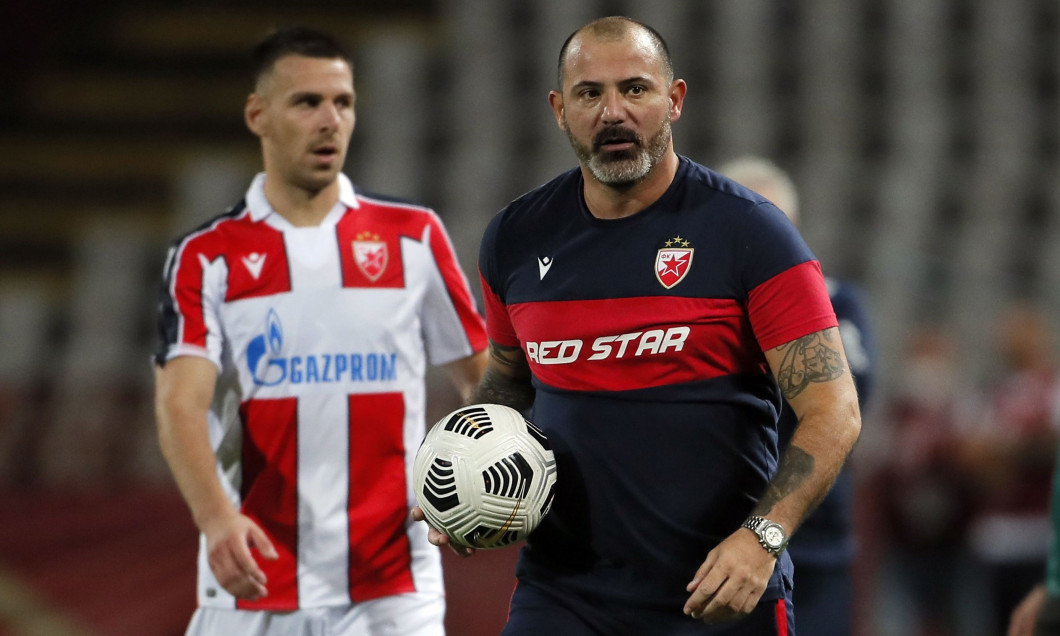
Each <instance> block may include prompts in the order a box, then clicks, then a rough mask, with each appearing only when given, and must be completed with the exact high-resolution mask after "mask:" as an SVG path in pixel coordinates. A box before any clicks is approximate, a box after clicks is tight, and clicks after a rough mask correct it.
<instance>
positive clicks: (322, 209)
mask: <svg viewBox="0 0 1060 636" xmlns="http://www.w3.org/2000/svg"><path fill="white" fill-rule="evenodd" d="M274 181H275V182H274ZM265 198H266V199H267V200H268V201H269V205H271V206H272V209H273V210H274V211H275V212H276V213H277V214H279V215H280V216H282V217H283V218H285V219H287V221H288V222H289V223H290V224H291V225H293V226H295V227H315V226H317V225H320V224H321V223H322V222H323V221H324V217H326V216H327V215H328V212H331V210H332V208H334V207H335V204H336V203H338V201H339V181H338V179H336V180H334V181H332V182H331V183H330V184H329V185H327V186H326V187H324V188H323V189H321V190H316V191H313V190H306V189H304V188H300V187H297V186H294V185H291V184H287V183H284V182H282V181H280V180H278V179H277V180H271V179H269V177H268V175H266V177H265Z"/></svg>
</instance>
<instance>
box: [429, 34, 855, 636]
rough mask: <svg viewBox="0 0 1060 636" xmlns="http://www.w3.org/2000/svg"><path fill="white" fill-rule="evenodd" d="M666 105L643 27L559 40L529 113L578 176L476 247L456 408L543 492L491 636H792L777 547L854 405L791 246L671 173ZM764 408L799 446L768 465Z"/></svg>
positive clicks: (815, 284)
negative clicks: (789, 414) (551, 78)
mask: <svg viewBox="0 0 1060 636" xmlns="http://www.w3.org/2000/svg"><path fill="white" fill-rule="evenodd" d="M686 90H687V87H686V84H685V82H684V81H683V80H680V79H674V75H673V67H672V62H671V60H670V55H669V53H668V50H667V47H666V44H665V42H664V41H663V39H662V37H661V36H660V35H659V34H658V33H657V32H655V31H654V30H653V29H651V28H650V27H648V26H646V25H643V24H640V23H638V22H635V21H632V20H630V19H628V18H623V17H610V18H603V19H600V20H596V21H594V22H592V23H590V24H588V25H586V26H584V27H582V28H581V29H579V30H578V31H576V32H575V33H574V34H573V35H571V37H570V38H568V40H567V41H566V42H565V43H564V45H563V47H562V48H561V51H560V56H559V64H558V87H557V88H556V90H554V91H552V92H551V93H550V94H549V101H550V103H551V105H552V110H553V113H554V115H555V118H556V122H557V124H558V125H559V127H560V129H561V130H562V131H563V132H564V133H566V134H567V136H568V138H569V140H570V143H571V145H572V146H573V148H574V151H575V154H576V155H577V157H578V162H579V166H578V168H576V169H574V170H571V171H568V172H566V173H564V174H561V175H560V176H558V177H557V178H555V179H553V180H552V181H550V182H548V183H547V184H545V185H543V186H541V187H539V188H537V189H535V190H533V191H531V192H529V193H527V194H525V195H523V196H522V197H520V198H519V199H517V200H515V201H513V202H512V203H511V204H509V205H508V206H507V207H506V208H505V209H504V210H502V211H501V213H500V214H498V215H497V216H496V217H495V218H494V219H493V221H492V222H491V223H490V225H489V227H488V228H487V230H486V232H485V234H484V236H483V241H482V248H481V251H480V255H479V269H480V274H481V277H482V286H483V295H484V298H485V305H486V316H487V330H488V335H489V337H490V356H491V358H490V363H489V366H488V369H487V372H486V376H485V377H484V379H483V381H482V383H481V384H480V385H479V387H478V389H477V391H476V393H475V395H474V396H473V398H472V399H473V400H474V401H478V402H495V403H501V404H507V405H509V406H512V407H515V408H517V409H531V410H530V413H531V417H532V419H533V420H534V421H535V422H536V423H537V424H538V425H540V426H541V428H542V429H543V430H544V431H545V432H546V433H547V434H548V436H549V438H550V441H551V444H552V448H553V450H554V451H555V454H556V461H557V468H558V475H559V477H558V482H557V490H556V496H555V499H554V503H553V506H552V510H551V511H550V513H549V514H548V516H547V517H546V518H545V519H544V520H543V522H542V524H541V525H540V526H539V527H538V528H537V530H536V531H535V532H534V533H533V534H532V535H531V536H530V538H529V539H528V541H527V544H526V546H525V547H524V549H523V551H522V553H521V555H520V561H519V565H518V567H517V576H518V580H519V583H518V586H517V588H516V590H515V593H514V595H513V597H512V601H511V607H510V613H509V620H508V624H507V626H506V627H505V630H504V632H503V634H505V635H506V636H522V635H531V634H532V635H534V636H538V635H540V634H563V635H564V636H579V635H583V634H584V635H589V634H606V635H608V636H612V635H618V636H621V635H625V634H629V635H634V634H680V635H683V634H689V635H691V634H711V635H717V634H726V635H736V634H739V635H747V636H752V635H753V636H763V635H767V634H775V635H781V634H783V635H790V634H793V633H794V630H793V618H792V611H791V603H790V599H791V586H792V581H791V576H792V567H791V561H790V559H789V558H788V556H787V554H786V553H785V552H784V548H785V547H786V544H787V536H788V535H791V534H792V533H793V532H795V531H796V530H797V528H798V527H799V525H800V523H801V522H802V520H803V518H804V517H805V516H806V515H807V514H808V512H809V511H810V510H811V509H812V508H813V507H814V505H815V504H816V503H817V502H818V501H820V499H821V498H822V497H824V495H825V493H826V492H827V490H828V488H829V486H830V485H831V484H832V481H833V480H834V479H835V477H836V475H837V473H838V472H839V470H840V468H841V466H842V464H843V462H844V460H845V458H846V456H847V454H848V453H849V452H850V449H851V448H852V447H853V445H854V442H855V440H856V439H857V436H858V432H859V430H860V415H859V411H858V406H857V397H856V392H855V389H854V384H853V381H852V379H851V375H850V372H849V369H848V366H847V361H846V355H845V354H844V352H843V346H842V343H841V342H840V338H839V332H838V329H837V322H836V319H835V314H834V312H833V310H832V307H831V303H830V302H829V300H828V293H827V290H826V288H825V283H824V277H823V276H822V274H821V270H820V266H819V264H818V263H817V261H816V259H815V258H814V256H813V254H812V253H811V252H810V250H809V249H808V248H807V247H806V245H805V243H804V242H803V241H802V239H801V238H800V237H799V234H798V232H797V231H796V230H795V228H794V227H793V226H792V224H791V223H790V222H789V221H788V220H787V219H786V218H785V217H784V214H783V213H782V212H781V211H780V210H779V209H777V208H776V206H774V205H773V204H771V203H769V202H768V201H767V200H765V199H764V198H763V197H761V196H760V195H757V194H755V193H754V192H752V191H750V190H747V189H746V188H743V187H742V186H739V185H738V184H736V183H735V182H733V181H731V180H728V179H725V178H723V177H721V176H719V175H718V174H716V173H714V172H712V171H710V170H708V169H707V168H704V167H703V166H700V165H698V164H696V163H694V162H692V161H690V160H688V159H687V158H684V157H680V156H679V155H677V154H676V153H675V151H674V146H673V140H672V136H671V122H673V121H675V120H677V119H678V118H679V117H680V115H681V109H682V106H683V104H684V97H685V93H686ZM782 396H783V397H784V398H786V399H787V400H788V402H789V403H790V404H791V405H792V408H793V409H794V411H795V412H796V413H797V414H798V416H799V419H800V420H801V425H800V427H799V430H798V431H797V432H796V434H795V436H794V438H793V439H792V442H791V444H790V445H789V447H788V449H787V451H786V452H785V454H784V456H783V457H779V455H778V450H777V428H776V422H777V415H778V413H779V411H780V408H781V399H782ZM414 514H417V516H420V512H419V511H416V512H415V513H414ZM431 539H432V541H433V542H434V543H436V544H443V543H446V540H445V538H444V537H443V536H442V535H441V534H440V533H438V532H433V531H432V532H431Z"/></svg>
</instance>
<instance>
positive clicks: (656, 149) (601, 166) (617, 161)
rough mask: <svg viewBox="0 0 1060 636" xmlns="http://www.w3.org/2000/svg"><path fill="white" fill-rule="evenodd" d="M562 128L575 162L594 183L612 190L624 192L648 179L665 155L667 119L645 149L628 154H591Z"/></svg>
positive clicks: (669, 136)
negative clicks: (582, 165) (625, 189)
mask: <svg viewBox="0 0 1060 636" xmlns="http://www.w3.org/2000/svg"><path fill="white" fill-rule="evenodd" d="M564 127H565V128H567V139H568V140H569V141H570V145H571V147H572V148H574V154H575V155H577V156H578V159H579V160H580V161H581V162H582V163H583V164H585V166H586V167H588V168H589V172H591V173H592V175H593V176H594V177H595V178H596V180H597V181H599V182H600V183H603V184H604V185H609V186H611V187H614V188H628V187H629V186H632V185H633V184H635V183H637V182H638V181H640V180H641V179H643V178H644V177H646V176H648V173H649V172H651V169H652V168H654V167H655V165H656V164H658V163H659V160H660V159H662V157H663V155H665V154H666V148H667V147H668V146H669V144H670V138H671V134H672V132H671V128H670V118H669V117H667V118H666V120H665V121H663V124H662V126H661V127H660V128H659V132H657V133H655V135H653V136H652V138H651V139H650V140H648V144H647V145H646V146H638V147H637V148H635V149H634V150H632V151H630V152H623V153H603V152H593V150H592V148H591V147H589V146H586V145H583V144H582V143H580V142H578V140H576V139H575V138H574V136H573V135H571V133H570V127H569V126H566V122H564Z"/></svg>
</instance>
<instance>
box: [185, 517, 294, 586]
mask: <svg viewBox="0 0 1060 636" xmlns="http://www.w3.org/2000/svg"><path fill="white" fill-rule="evenodd" d="M203 534H205V535H206V549H207V553H208V555H209V561H210V569H211V570H212V571H213V575H214V576H215V577H216V578H217V582H218V583H220V584H221V587H223V588H224V589H225V590H227V591H228V593H230V594H232V595H233V596H235V597H236V598H240V599H244V600H248V601H256V600H258V599H261V598H264V597H265V596H268V593H269V592H268V590H267V589H266V587H265V586H266V584H267V583H268V581H267V580H266V578H265V572H263V571H262V569H261V568H260V567H258V564H257V562H256V561H255V560H254V557H253V555H251V553H250V551H251V548H254V549H256V550H257V551H258V552H259V553H261V556H263V557H265V558H266V559H269V560H275V559H277V558H279V555H278V554H277V553H276V548H275V547H274V546H273V545H272V542H271V541H269V538H268V537H267V536H266V535H265V531H264V530H262V529H261V527H260V526H258V524H256V523H254V522H253V521H251V520H250V518H248V517H246V516H244V515H241V514H238V513H236V514H234V515H230V516H226V517H225V518H223V519H221V520H219V521H217V522H215V523H212V524H210V525H209V526H207V527H204V528H203Z"/></svg>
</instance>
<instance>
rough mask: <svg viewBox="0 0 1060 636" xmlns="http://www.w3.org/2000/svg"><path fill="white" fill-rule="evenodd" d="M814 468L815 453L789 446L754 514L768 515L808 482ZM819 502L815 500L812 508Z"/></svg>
mask: <svg viewBox="0 0 1060 636" xmlns="http://www.w3.org/2000/svg"><path fill="white" fill-rule="evenodd" d="M813 468H814V459H813V455H811V454H809V453H807V452H806V451H804V450H802V449H801V448H799V447H798V446H795V445H794V444H793V445H791V446H789V447H788V450H787V452H785V453H784V457H782V458H781V460H780V466H778V467H777V474H776V475H774V476H773V479H772V481H770V482H769V486H768V487H767V488H766V492H765V494H764V495H762V498H761V499H759V500H758V505H756V506H755V510H754V514H756V515H759V516H766V515H768V514H769V512H770V511H771V510H773V506H775V505H776V504H777V502H778V501H780V500H781V499H783V498H784V497H787V496H788V495H790V494H791V493H793V492H795V491H796V490H798V488H799V486H801V485H802V484H803V483H805V482H806V480H807V479H808V478H809V477H810V475H812V474H813ZM817 503H818V502H816V501H815V502H813V503H812V505H811V509H812V508H813V507H814V506H816V505H817Z"/></svg>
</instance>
